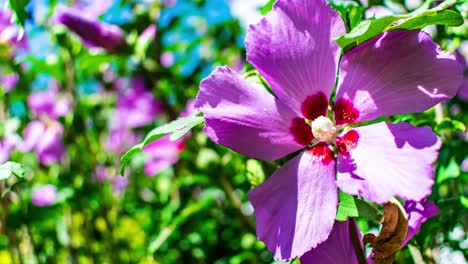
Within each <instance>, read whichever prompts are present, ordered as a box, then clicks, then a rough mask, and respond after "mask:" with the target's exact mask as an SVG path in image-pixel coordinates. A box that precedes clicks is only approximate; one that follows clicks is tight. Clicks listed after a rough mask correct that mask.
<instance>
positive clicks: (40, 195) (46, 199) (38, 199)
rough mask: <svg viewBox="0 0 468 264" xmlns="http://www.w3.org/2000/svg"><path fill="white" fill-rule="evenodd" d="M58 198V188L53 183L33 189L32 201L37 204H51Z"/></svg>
mask: <svg viewBox="0 0 468 264" xmlns="http://www.w3.org/2000/svg"><path fill="white" fill-rule="evenodd" d="M56 198H57V188H56V187H55V186H53V185H51V184H46V185H43V186H41V187H39V188H37V189H36V190H34V191H33V193H32V197H31V201H32V204H34V205H35V206H40V207H43V206H50V205H53V204H54V203H55V199H56Z"/></svg>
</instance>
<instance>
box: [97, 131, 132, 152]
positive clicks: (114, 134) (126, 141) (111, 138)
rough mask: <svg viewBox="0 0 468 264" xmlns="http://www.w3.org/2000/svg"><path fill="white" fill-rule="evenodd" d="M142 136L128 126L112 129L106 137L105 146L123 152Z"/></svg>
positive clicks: (110, 149)
mask: <svg viewBox="0 0 468 264" xmlns="http://www.w3.org/2000/svg"><path fill="white" fill-rule="evenodd" d="M140 138H141V136H140V135H139V134H138V133H136V132H133V131H131V130H129V129H126V128H119V129H112V130H111V131H109V135H108V136H107V138H106V141H105V143H104V147H105V148H106V150H107V151H110V152H112V153H115V154H122V153H124V152H125V151H127V150H128V149H129V148H131V147H132V146H133V145H135V144H137V143H138V141H139V140H140Z"/></svg>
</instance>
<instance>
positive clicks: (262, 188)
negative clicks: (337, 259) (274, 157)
mask: <svg viewBox="0 0 468 264" xmlns="http://www.w3.org/2000/svg"><path fill="white" fill-rule="evenodd" d="M248 197H249V199H250V201H251V202H252V205H253V207H254V213H255V217H256V220H257V236H258V239H259V240H261V241H263V242H264V243H265V244H266V245H267V247H268V249H269V250H270V251H271V252H273V255H274V258H275V259H276V260H283V261H284V260H290V259H292V258H295V257H300V256H302V255H303V254H304V253H306V252H308V251H309V250H311V249H312V248H314V247H316V246H317V245H318V244H320V243H321V242H323V241H325V240H326V239H327V238H328V235H329V234H330V232H331V230H332V227H333V223H334V221H335V215H336V209H337V205H338V190H337V187H336V181H335V160H334V158H333V152H332V151H331V150H330V149H329V147H328V146H326V145H321V144H320V145H318V146H316V147H313V148H312V149H311V150H308V151H306V152H303V153H302V154H300V155H298V156H296V157H295V158H293V159H292V160H290V161H288V162H287V163H286V164H284V165H283V166H282V167H281V168H279V169H278V170H277V171H276V172H275V173H274V174H273V175H272V176H271V177H270V178H268V180H266V181H265V182H264V183H262V184H261V185H259V186H258V187H256V188H255V189H253V190H251V191H250V192H249V193H248Z"/></svg>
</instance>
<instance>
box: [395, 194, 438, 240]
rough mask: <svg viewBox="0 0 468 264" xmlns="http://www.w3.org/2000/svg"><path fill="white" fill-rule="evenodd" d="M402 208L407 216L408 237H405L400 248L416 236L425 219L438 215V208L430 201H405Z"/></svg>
mask: <svg viewBox="0 0 468 264" xmlns="http://www.w3.org/2000/svg"><path fill="white" fill-rule="evenodd" d="M403 207H404V208H405V211H406V214H407V215H408V235H407V236H406V239H405V242H403V244H402V245H401V247H402V248H403V247H404V246H405V245H406V244H408V242H409V241H410V240H411V238H413V236H414V235H416V233H417V232H418V231H419V228H421V225H422V224H423V223H424V222H425V221H426V220H427V219H429V218H431V217H433V216H435V215H437V214H438V213H439V208H437V206H436V205H435V204H434V202H432V201H424V202H414V201H406V202H405V204H404V205H403Z"/></svg>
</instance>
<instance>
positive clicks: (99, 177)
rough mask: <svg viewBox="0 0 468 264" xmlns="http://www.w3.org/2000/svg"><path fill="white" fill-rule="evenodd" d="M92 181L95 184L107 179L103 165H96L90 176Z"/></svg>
mask: <svg viewBox="0 0 468 264" xmlns="http://www.w3.org/2000/svg"><path fill="white" fill-rule="evenodd" d="M92 176H93V180H95V181H97V182H101V183H102V182H105V181H106V180H107V178H108V175H107V167H106V166H104V165H98V166H96V168H95V169H94V173H93V174H92Z"/></svg>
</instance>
